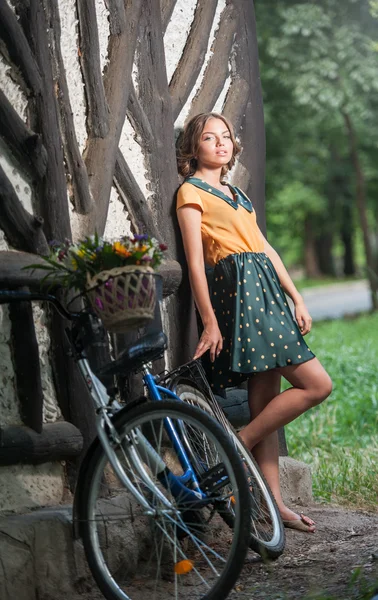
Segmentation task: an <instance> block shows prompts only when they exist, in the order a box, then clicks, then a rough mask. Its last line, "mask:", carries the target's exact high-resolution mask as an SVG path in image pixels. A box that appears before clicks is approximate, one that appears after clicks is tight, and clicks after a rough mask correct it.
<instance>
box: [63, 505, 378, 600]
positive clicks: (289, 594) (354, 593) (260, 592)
mask: <svg viewBox="0 0 378 600" xmlns="http://www.w3.org/2000/svg"><path fill="white" fill-rule="evenodd" d="M296 509H298V511H299V510H301V509H300V507H296ZM304 512H305V513H306V514H308V515H309V516H311V517H312V518H313V519H314V520H315V521H316V524H317V531H316V533H315V534H313V535H309V534H303V533H297V532H295V531H291V530H286V538H287V540H286V550H285V552H284V554H283V555H282V556H281V557H280V558H279V559H278V560H277V561H274V562H271V563H269V564H265V563H264V562H262V561H261V559H260V558H259V557H258V556H257V555H256V554H254V553H253V552H252V551H251V553H250V555H249V556H248V559H247V562H246V565H245V567H244V570H243V572H242V575H241V577H240V579H239V582H238V584H237V586H236V588H235V590H234V591H233V592H232V593H231V594H230V596H229V597H230V599H232V600H238V599H240V600H304V599H306V600H308V599H309V598H311V599H313V600H315V599H317V600H320V599H321V600H370V598H372V596H373V595H374V594H373V593H372V592H371V590H373V589H375V588H376V589H377V592H378V512H377V513H368V512H365V511H357V510H346V509H344V508H341V507H338V506H330V505H329V504H327V505H319V504H316V505H313V506H312V507H306V509H305V511H304ZM353 574H354V575H353ZM375 583H376V584H377V585H376V586H375ZM367 590H370V591H369V592H368V591H367ZM101 598H103V597H102V596H101V594H99V592H98V590H97V589H96V588H94V589H93V590H91V592H90V593H89V594H88V593H85V594H83V595H80V596H78V597H77V598H75V599H74V598H72V599H71V600H100V599H101Z"/></svg>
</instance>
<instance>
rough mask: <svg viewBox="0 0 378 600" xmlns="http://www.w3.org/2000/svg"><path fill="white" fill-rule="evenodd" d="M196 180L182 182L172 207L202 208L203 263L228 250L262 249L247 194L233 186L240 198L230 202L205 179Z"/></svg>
mask: <svg viewBox="0 0 378 600" xmlns="http://www.w3.org/2000/svg"><path fill="white" fill-rule="evenodd" d="M193 179H195V178H193ZM198 182H199V183H198V185H197V184H196V185H194V184H192V183H189V182H185V183H183V184H182V186H181V187H180V189H179V191H178V193H177V205H176V208H177V209H179V208H181V207H182V206H185V205H191V206H193V207H194V208H197V209H198V210H200V211H201V212H202V220H201V233H202V244H203V253H204V259H205V263H206V264H207V265H209V266H214V265H215V264H216V263H217V262H218V261H220V260H221V259H222V258H225V257H226V256H228V255H229V254H236V253H237V254H240V253H242V252H264V239H263V237H262V234H261V231H260V229H259V226H258V225H257V221H256V213H255V211H254V210H253V208H252V204H251V203H250V201H248V198H247V197H246V196H245V195H244V194H243V193H242V192H240V190H238V188H234V191H235V192H237V193H238V198H239V200H240V202H238V203H236V202H232V200H231V199H228V200H227V199H226V198H227V197H226V196H225V195H224V194H222V192H219V191H218V190H213V189H212V188H211V187H210V186H209V185H208V184H207V183H205V182H202V181H201V180H198ZM199 186H201V187H199ZM205 188H207V189H205ZM222 196H223V198H222ZM248 207H249V208H248Z"/></svg>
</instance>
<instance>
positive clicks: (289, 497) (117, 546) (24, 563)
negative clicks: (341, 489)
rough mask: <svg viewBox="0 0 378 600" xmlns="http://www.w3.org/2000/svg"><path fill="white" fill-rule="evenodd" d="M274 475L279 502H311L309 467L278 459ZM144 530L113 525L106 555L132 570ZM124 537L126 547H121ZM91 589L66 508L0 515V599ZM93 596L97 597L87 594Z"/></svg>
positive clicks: (125, 500) (36, 598)
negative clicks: (276, 475) (277, 473)
mask: <svg viewBox="0 0 378 600" xmlns="http://www.w3.org/2000/svg"><path fill="white" fill-rule="evenodd" d="M280 478H281V488H282V493H283V498H284V501H285V502H286V503H287V504H288V505H289V506H292V505H293V504H300V505H302V506H306V505H308V504H310V503H311V502H312V488H311V471H310V468H309V466H308V465H305V464H304V463H302V462H299V461H296V460H294V459H292V458H288V457H281V458H280ZM131 503H132V500H131V498H130V496H129V495H128V494H127V493H126V494H125V495H120V496H119V497H116V498H114V499H113V501H112V505H111V507H109V502H108V501H106V502H104V506H103V513H104V514H106V511H107V510H111V513H112V514H114V511H117V510H121V511H122V513H124V511H125V509H127V507H129V508H130V507H131ZM149 535H150V531H149V530H148V528H147V529H144V530H142V529H140V528H138V529H135V528H134V526H133V525H131V524H130V525H129V529H128V530H125V528H124V525H123V526H122V528H119V527H117V526H116V524H115V527H114V528H113V529H112V532H111V539H112V545H111V554H110V557H109V559H110V560H114V561H115V564H117V560H118V557H119V555H120V554H123V555H124V554H125V552H127V565H128V568H129V569H130V570H133V569H136V568H137V564H138V560H139V559H140V557H141V556H143V553H144V551H145V548H147V546H148V539H149ZM125 537H126V539H127V545H126V546H125ZM92 588H94V589H96V587H95V584H94V581H93V579H92V575H91V573H90V572H89V569H88V566H87V564H86V560H85V556H84V550H83V546H82V543H81V541H80V540H74V538H73V528H72V509H71V507H60V508H46V509H40V510H36V511H34V512H31V513H28V514H23V515H14V516H13V515H12V516H8V517H5V516H4V517H0V598H1V600H15V599H17V600H18V599H19V600H67V598H74V597H76V595H77V594H78V593H80V592H84V591H88V592H90V590H91V589H92ZM90 597H97V596H92V595H91V596H90Z"/></svg>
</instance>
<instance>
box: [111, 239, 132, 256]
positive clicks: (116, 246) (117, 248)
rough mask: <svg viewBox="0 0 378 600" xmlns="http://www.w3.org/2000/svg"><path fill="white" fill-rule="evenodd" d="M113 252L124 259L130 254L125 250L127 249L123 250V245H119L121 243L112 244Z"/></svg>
mask: <svg viewBox="0 0 378 600" xmlns="http://www.w3.org/2000/svg"><path fill="white" fill-rule="evenodd" d="M113 250H114V252H115V253H116V254H119V256H124V257H125V258H127V257H128V256H130V252H129V251H128V250H127V248H125V246H124V245H123V244H121V242H114V244H113Z"/></svg>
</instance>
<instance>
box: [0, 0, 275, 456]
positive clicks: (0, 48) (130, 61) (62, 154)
mask: <svg viewBox="0 0 378 600" xmlns="http://www.w3.org/2000/svg"><path fill="white" fill-rule="evenodd" d="M193 1H195V10H194V14H193V20H192V22H191V25H190V28H189V31H188V36H187V40H186V44H185V47H184V49H183V52H182V55H181V57H180V59H179V61H178V63H177V65H176V68H175V71H174V73H173V76H172V78H171V80H170V82H168V80H167V70H166V62H165V51H164V32H165V31H166V29H167V26H168V24H169V21H170V19H171V17H172V14H173V12H174V9H175V5H176V0H161V2H159V1H158V0H107V2H106V6H107V10H108V20H109V31H108V33H109V35H108V47H107V59H108V62H107V66H106V69H104V70H103V71H102V70H101V66H100V52H99V30H98V23H97V15H96V3H95V0H77V1H76V10H77V18H78V55H79V57H80V68H81V73H82V80H83V82H84V84H85V100H86V117H87V118H86V136H87V139H86V145H85V149H84V151H81V150H80V148H79V143H78V139H77V134H76V131H75V125H74V121H73V116H72V113H73V110H72V105H71V98H70V93H69V92H70V90H69V87H68V83H67V76H66V71H65V68H66V66H65V64H64V61H63V57H62V49H61V21H60V13H59V3H58V0H9V3H8V1H5V0H4V1H3V2H0V53H1V55H2V56H3V58H4V60H5V61H6V63H7V65H8V66H9V67H10V73H11V76H12V79H13V80H14V81H16V82H17V84H18V85H19V86H20V88H21V89H22V91H23V94H24V96H25V97H26V99H27V109H26V120H25V119H22V118H21V117H20V115H19V114H18V112H17V111H16V110H15V108H14V106H13V105H12V103H11V102H10V100H9V99H8V97H7V94H6V90H0V136H1V139H2V143H4V145H5V147H6V149H7V152H8V153H9V156H10V157H11V160H12V163H13V164H14V166H15V168H17V169H18V170H19V171H20V172H21V173H22V174H23V176H24V177H25V178H26V179H27V181H28V182H29V185H30V187H31V190H32V196H33V198H32V200H33V212H32V213H31V212H30V211H28V210H26V209H25V208H24V206H23V204H22V202H21V200H20V198H19V197H18V194H17V192H16V190H15V188H14V187H13V185H12V182H11V181H10V179H9V178H8V176H7V174H6V172H5V171H4V169H3V168H2V167H1V164H0V227H1V229H2V231H3V233H4V235H5V239H6V241H7V243H8V244H9V246H10V247H11V248H12V249H13V250H17V251H18V252H14V251H11V252H1V253H0V287H2V288H8V287H10V288H12V289H20V288H21V289H35V288H36V287H37V288H38V286H39V284H40V280H39V278H38V277H37V276H36V275H35V274H32V273H30V272H25V271H21V268H22V267H23V266H25V265H26V264H30V263H33V262H36V261H37V258H36V256H35V255H44V254H47V253H48V241H49V240H51V239H60V240H61V239H64V238H70V239H71V238H72V231H71V220H70V210H69V203H68V201H67V187H68V191H69V198H70V202H71V205H72V210H73V211H74V213H75V215H76V218H77V220H78V222H79V224H80V234H81V236H83V235H89V234H92V233H93V232H94V231H95V230H97V232H98V233H99V234H103V232H104V229H105V225H106V222H107V215H108V208H109V201H110V195H111V190H112V187H113V189H115V190H116V191H117V193H118V195H119V198H121V199H122V201H123V202H124V204H125V207H126V209H127V211H128V215H129V220H130V227H131V231H132V232H134V233H135V232H141V231H147V232H148V233H149V234H152V235H154V236H155V237H157V238H158V239H160V240H162V241H164V242H166V243H167V244H168V248H169V250H168V253H169V257H168V259H169V260H168V263H167V264H166V265H165V267H164V281H165V296H170V297H171V300H170V301H169V303H168V308H167V313H168V320H169V324H170V327H169V330H170V340H169V346H170V356H171V361H172V366H176V365H178V364H179V363H183V362H185V361H186V360H188V358H189V356H190V351H191V343H192V340H193V337H194V336H195V333H194V330H195V327H194V321H193V319H192V318H190V315H192V314H193V311H192V302H191V298H190V293H189V284H188V280H187V277H186V276H185V271H184V276H183V275H182V272H181V267H180V264H181V265H184V260H183V251H182V246H181V242H180V235H179V230H178V226H177V223H176V217H175V207H174V205H175V203H174V197H175V192H176V190H177V187H178V184H179V180H178V176H177V171H176V160H175V155H176V149H175V123H176V122H177V118H178V116H179V115H180V113H181V111H182V109H183V107H184V106H187V104H188V102H189V98H190V94H191V92H192V91H193V90H194V89H195V85H196V82H197V80H198V77H199V74H200V71H201V69H202V68H203V67H205V66H206V68H205V70H204V73H203V77H202V80H201V84H200V86H199V87H198V88H197V91H196V93H195V95H194V97H193V98H192V99H191V101H190V102H191V103H190V107H189V111H188V114H187V118H188V119H189V118H190V117H191V116H193V115H195V114H197V113H198V112H202V111H210V110H212V109H213V107H214V105H215V103H216V101H217V98H218V96H219V94H220V92H221V90H222V89H223V88H224V86H225V82H226V80H227V81H229V84H228V89H227V93H226V95H225V99H224V102H223V107H222V112H223V113H224V114H225V115H226V116H227V117H229V118H230V119H231V121H232V122H233V123H234V126H235V130H236V133H237V134H238V136H239V137H240V139H241V142H242V145H243V146H244V150H243V153H242V155H241V157H240V159H239V161H238V164H237V167H236V171H235V175H234V176H235V179H236V180H237V181H238V185H240V186H241V187H242V188H243V189H244V190H245V191H246V192H247V194H248V195H249V196H250V197H251V198H252V199H253V202H254V206H255V207H256V210H257V214H258V216H259V224H260V227H261V228H262V229H263V230H264V229H265V222H264V184H265V182H264V175H265V136H264V119H263V105H262V93H261V84H260V78H259V66H258V51H257V39H256V28H255V16H254V7H253V2H252V0H193ZM220 4H222V6H223V9H222V13H221V15H220V19H219V24H218V28H217V29H216V32H215V34H214V40H213V43H212V48H211V49H212V53H211V55H210V58H208V62H207V63H206V62H205V59H206V55H207V54H206V52H207V47H208V41H209V35H210V31H211V28H212V24H213V20H214V15H215V12H216V10H217V7H219V5H220ZM133 68H134V69H136V71H137V84H136V83H135V81H133V77H132V70H133ZM125 118H127V119H128V120H129V122H130V123H132V126H133V128H134V131H135V136H136V138H137V140H138V143H139V145H140V147H141V149H142V153H143V156H144V162H145V165H146V169H147V171H148V174H149V180H150V182H151V187H152V192H151V194H150V196H149V198H148V202H147V201H146V195H145V192H144V191H143V190H142V189H141V187H140V185H138V183H137V181H136V178H135V177H134V174H133V172H132V169H131V167H130V165H129V161H128V156H127V155H125V154H124V153H122V151H121V150H120V147H119V143H120V136H121V131H122V127H123V124H124V121H125ZM177 261H178V262H177ZM26 273H28V274H26ZM180 282H181V285H180ZM179 286H180V287H179ZM9 314H10V320H11V331H12V333H11V338H12V339H11V347H12V356H13V362H14V366H15V378H16V387H17V393H18V398H19V402H20V406H21V417H22V420H23V423H24V426H20V427H18V428H17V427H8V428H6V429H2V430H0V465H1V464H14V463H18V462H31V463H37V462H43V461H47V460H49V461H50V460H59V459H66V460H71V459H73V460H76V457H78V456H80V455H81V453H82V452H84V451H85V450H86V449H87V448H88V445H89V444H90V442H91V440H92V439H93V436H94V433H95V431H94V419H93V410H92V406H91V400H90V398H89V397H88V393H87V391H86V388H85V386H84V385H83V383H82V382H81V380H80V374H79V372H78V369H77V368H76V365H75V364H74V363H73V361H72V360H71V359H70V358H69V357H68V356H67V348H66V342H65V336H64V323H62V321H61V319H60V317H58V316H57V315H56V314H54V311H52V312H51V314H50V317H49V332H50V337H51V340H52V347H51V361H52V368H53V372H54V385H55V389H56V393H57V397H58V401H59V406H60V409H61V412H62V415H63V417H64V419H65V421H64V422H58V423H53V424H48V425H43V424H42V403H43V394H42V389H41V378H40V365H39V358H38V347H37V341H36V335H35V331H34V323H33V315H32V310H31V307H30V305H29V304H28V303H22V304H19V305H17V306H12V307H10V310H9ZM25 339H27V343H25ZM26 358H27V360H26Z"/></svg>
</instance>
